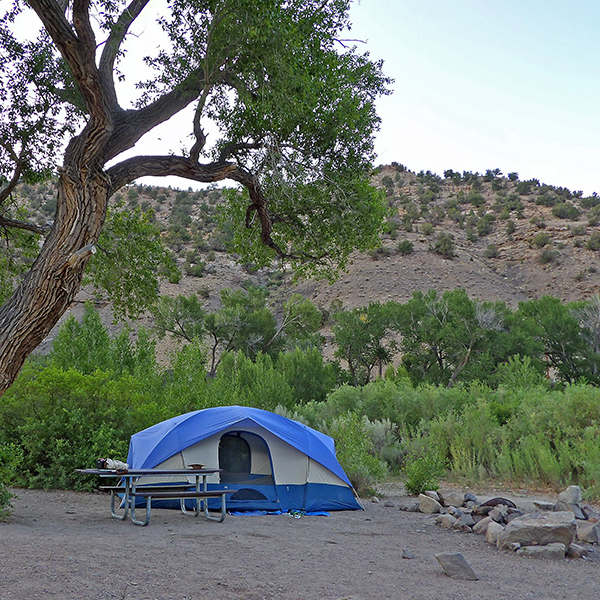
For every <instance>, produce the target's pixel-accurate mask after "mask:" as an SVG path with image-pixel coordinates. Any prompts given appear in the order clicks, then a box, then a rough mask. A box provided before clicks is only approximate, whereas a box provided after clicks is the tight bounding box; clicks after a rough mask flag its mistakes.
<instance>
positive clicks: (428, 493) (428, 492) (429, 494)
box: [423, 490, 442, 504]
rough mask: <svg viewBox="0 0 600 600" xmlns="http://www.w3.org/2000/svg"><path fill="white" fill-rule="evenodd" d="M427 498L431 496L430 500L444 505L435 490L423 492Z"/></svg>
mask: <svg viewBox="0 0 600 600" xmlns="http://www.w3.org/2000/svg"><path fill="white" fill-rule="evenodd" d="M423 493H424V494H425V495H426V496H429V497H430V498H433V499H434V500H435V501H436V502H439V503H440V504H441V503H442V501H441V500H440V497H439V496H438V493H437V492H436V491H434V490H425V491H424V492H423Z"/></svg>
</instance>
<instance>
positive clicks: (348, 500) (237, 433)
mask: <svg viewBox="0 0 600 600" xmlns="http://www.w3.org/2000/svg"><path fill="white" fill-rule="evenodd" d="M127 462H128V463H129V465H130V468H131V469H154V468H157V469H159V468H175V469H176V468H181V469H184V468H187V467H188V466H189V465H192V464H203V465H206V466H210V467H213V466H216V467H218V468H219V469H222V472H221V473H216V474H214V475H211V476H209V478H208V487H209V489H211V488H217V487H219V488H220V487H223V488H227V489H231V490H235V492H234V493H233V494H232V495H231V496H229V497H228V499H227V507H228V509H229V510H234V511H235V510H240V511H247V510H267V511H282V512H287V511H289V510H294V511H295V510H298V511H306V512H316V511H330V510H356V509H362V506H361V505H360V502H359V501H358V497H357V496H356V493H355V491H354V489H353V488H352V484H351V483H350V480H349V479H348V477H347V476H346V474H345V473H344V470H343V469H342V467H341V466H340V464H339V462H338V460H337V458H336V455H335V446H334V441H333V439H332V438H331V437H329V436H327V435H325V434H323V433H320V432H318V431H315V430H314V429H311V428H310V427H307V426H306V425H303V424H302V423H299V422H297V421H293V420H291V419H287V418H285V417H282V416H281V415H277V414H274V413H270V412H267V411H264V410H259V409H257V408H247V407H243V406H223V407H217V408H207V409H204V410H198V411H194V412H190V413H187V414H184V415H180V416H178V417H173V418H172V419H168V420H166V421H163V422H162V423H158V424H157V425H154V426H152V427H149V428H148V429H145V430H143V431H140V432H139V433H136V434H134V435H133V436H132V437H131V442H130V445H129V455H128V456H127ZM144 480H145V482H147V483H148V484H151V483H159V482H165V478H164V477H161V478H158V477H157V478H156V479H154V478H144ZM169 481H170V482H173V483H181V482H180V481H176V479H175V478H170V479H169Z"/></svg>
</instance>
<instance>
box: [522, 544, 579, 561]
mask: <svg viewBox="0 0 600 600" xmlns="http://www.w3.org/2000/svg"><path fill="white" fill-rule="evenodd" d="M566 551H567V547H566V546H565V545H564V544H561V543H560V542H554V543H553V544H547V545H546V546H523V547H522V548H519V549H518V550H517V554H518V555H519V556H528V557H530V558H543V559H546V560H564V558H565V553H566Z"/></svg>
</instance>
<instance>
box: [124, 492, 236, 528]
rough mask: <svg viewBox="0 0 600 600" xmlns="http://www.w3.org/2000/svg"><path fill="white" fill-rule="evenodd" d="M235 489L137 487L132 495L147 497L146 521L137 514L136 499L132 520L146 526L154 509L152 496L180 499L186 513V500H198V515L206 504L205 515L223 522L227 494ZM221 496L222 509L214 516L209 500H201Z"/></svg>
mask: <svg viewBox="0 0 600 600" xmlns="http://www.w3.org/2000/svg"><path fill="white" fill-rule="evenodd" d="M234 491H235V490H183V491H171V490H164V489H163V490H160V489H156V488H154V487H153V486H149V487H148V488H146V486H143V487H141V488H137V489H136V491H135V492H131V493H130V496H131V497H132V498H134V499H135V498H145V499H146V518H145V520H144V521H140V520H139V519H137V518H136V516H135V500H134V501H132V503H131V520H132V521H133V522H134V523H135V524H136V525H141V526H145V525H148V523H149V522H150V512H151V510H152V498H154V499H157V500H158V499H162V498H164V499H169V500H172V499H175V500H176V499H179V501H180V503H181V512H182V513H184V514H189V512H190V511H188V510H187V509H186V507H185V501H186V500H187V499H195V500H196V509H195V510H194V511H192V512H193V514H195V515H196V516H198V515H199V514H200V510H201V505H204V516H205V517H206V518H207V519H208V520H209V521H216V522H217V523H221V522H222V521H223V520H224V519H225V514H226V512H227V503H226V496H227V494H233V493H234ZM219 497H220V498H221V511H220V514H219V516H218V517H213V516H211V514H210V511H209V510H208V502H201V500H202V499H208V498H219Z"/></svg>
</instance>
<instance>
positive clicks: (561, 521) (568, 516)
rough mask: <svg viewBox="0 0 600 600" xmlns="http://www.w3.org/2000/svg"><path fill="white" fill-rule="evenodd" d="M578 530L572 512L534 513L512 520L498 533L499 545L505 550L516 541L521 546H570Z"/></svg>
mask: <svg viewBox="0 0 600 600" xmlns="http://www.w3.org/2000/svg"><path fill="white" fill-rule="evenodd" d="M576 532H577V526H576V524H575V516H574V515H573V513H572V512H569V511H560V512H543V513H532V514H529V515H524V516H522V517H518V518H517V519H514V520H513V521H511V522H510V523H509V524H508V525H507V526H506V527H505V528H504V530H503V531H502V532H501V533H500V534H499V535H498V539H497V546H498V548H500V549H501V550H505V549H507V548H508V547H509V546H510V544H512V543H515V542H516V543H518V544H520V545H521V546H545V545H547V544H553V543H561V544H564V545H565V547H568V546H569V544H571V542H572V541H573V540H574V538H575V534H576Z"/></svg>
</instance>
